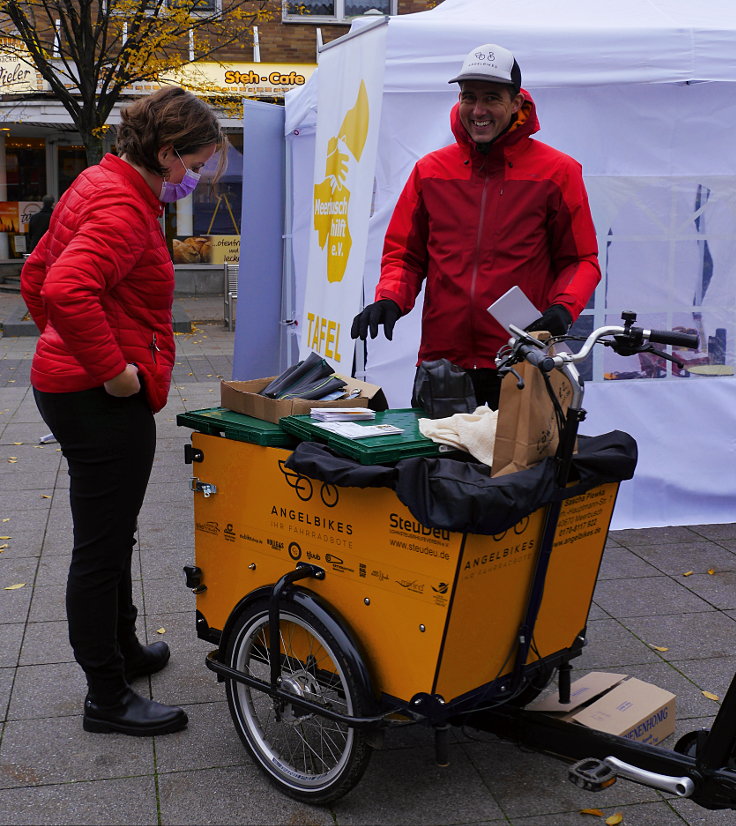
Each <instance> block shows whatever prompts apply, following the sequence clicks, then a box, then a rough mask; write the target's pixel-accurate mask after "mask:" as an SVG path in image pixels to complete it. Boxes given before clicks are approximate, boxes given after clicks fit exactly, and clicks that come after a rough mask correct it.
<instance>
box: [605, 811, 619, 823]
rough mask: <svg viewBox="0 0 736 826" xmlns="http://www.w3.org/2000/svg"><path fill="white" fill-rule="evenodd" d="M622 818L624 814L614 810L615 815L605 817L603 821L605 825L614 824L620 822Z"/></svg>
mask: <svg viewBox="0 0 736 826" xmlns="http://www.w3.org/2000/svg"><path fill="white" fill-rule="evenodd" d="M623 819H624V816H623V815H622V814H621V812H616V814H615V815H611V816H610V817H607V818H606V819H605V820H604V821H603V822H604V823H605V824H607V826H616V824H617V823H621V821H622V820H623Z"/></svg>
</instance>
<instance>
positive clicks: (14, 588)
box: [3, 582, 26, 591]
mask: <svg viewBox="0 0 736 826" xmlns="http://www.w3.org/2000/svg"><path fill="white" fill-rule="evenodd" d="M25 587H26V584H25V582H18V583H16V584H15V585H6V586H5V588H4V589H3V590H5V591H17V590H18V588H25Z"/></svg>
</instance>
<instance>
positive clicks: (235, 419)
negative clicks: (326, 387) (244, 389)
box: [176, 407, 297, 447]
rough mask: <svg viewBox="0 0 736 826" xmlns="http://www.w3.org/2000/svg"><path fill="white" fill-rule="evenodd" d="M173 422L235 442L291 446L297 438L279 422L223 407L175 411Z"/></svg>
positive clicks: (268, 445)
mask: <svg viewBox="0 0 736 826" xmlns="http://www.w3.org/2000/svg"><path fill="white" fill-rule="evenodd" d="M176 423H177V424H178V425H179V426H181V427H190V428H191V429H192V430H197V431H199V432H200V433H206V434H208V435H210V436H225V437H226V438H228V439H233V440H234V441H236V442H251V443H252V444H255V445H266V446H267V447H294V445H295V444H296V443H297V439H295V438H294V436H292V435H291V434H289V433H287V432H286V431H285V430H284V429H283V428H282V427H281V426H280V425H278V424H273V422H265V421H263V420H262V419H254V418H253V416H246V415H244V414H243V413H236V412H235V411H234V410H228V409H227V408H226V407H209V408H206V409H204V410H189V411H187V412H186V413H179V414H178V416H177V417H176Z"/></svg>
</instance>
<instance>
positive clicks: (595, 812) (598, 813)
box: [580, 809, 603, 817]
mask: <svg viewBox="0 0 736 826" xmlns="http://www.w3.org/2000/svg"><path fill="white" fill-rule="evenodd" d="M580 814H581V815H595V816H596V817H603V812H602V811H601V810H600V809H581V810H580Z"/></svg>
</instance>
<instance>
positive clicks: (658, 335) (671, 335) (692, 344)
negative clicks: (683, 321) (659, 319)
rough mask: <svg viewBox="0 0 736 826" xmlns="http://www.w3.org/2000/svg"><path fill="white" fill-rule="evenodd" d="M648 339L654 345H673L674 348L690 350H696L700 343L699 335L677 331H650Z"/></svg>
mask: <svg viewBox="0 0 736 826" xmlns="http://www.w3.org/2000/svg"><path fill="white" fill-rule="evenodd" d="M647 338H648V339H649V341H651V342H652V344H671V345H672V346H673V347H686V348H688V349H690V350H695V349H696V348H697V346H698V343H699V341H700V339H699V337H698V336H697V335H693V334H692V333H680V332H678V331H677V330H649V334H648V335H647Z"/></svg>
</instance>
